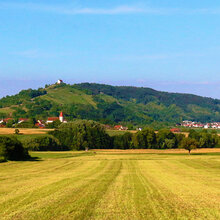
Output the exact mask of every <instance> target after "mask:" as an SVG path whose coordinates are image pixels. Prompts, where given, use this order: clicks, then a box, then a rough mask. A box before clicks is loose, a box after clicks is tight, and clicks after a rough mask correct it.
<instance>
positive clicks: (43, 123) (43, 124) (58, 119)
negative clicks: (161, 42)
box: [0, 112, 142, 131]
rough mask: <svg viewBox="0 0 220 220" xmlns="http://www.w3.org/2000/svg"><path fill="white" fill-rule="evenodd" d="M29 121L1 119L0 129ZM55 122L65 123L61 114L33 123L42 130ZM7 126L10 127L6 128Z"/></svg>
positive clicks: (122, 127)
mask: <svg viewBox="0 0 220 220" xmlns="http://www.w3.org/2000/svg"><path fill="white" fill-rule="evenodd" d="M30 120H31V119H29V118H19V119H14V118H11V117H9V118H5V119H1V120H0V128H4V127H21V125H22V124H25V123H28V122H30ZM55 122H58V123H67V120H66V119H64V114H63V112H60V115H59V117H48V118H47V120H41V119H37V120H36V121H35V123H34V127H35V128H41V129H43V128H47V127H48V126H49V125H51V124H52V123H55ZM9 124H10V125H11V126H8V125H9ZM24 127H25V126H24ZM104 127H105V128H106V129H114V130H118V131H126V130H128V127H125V126H123V125H115V126H110V125H104ZM138 130H142V129H141V128H139V129H138Z"/></svg>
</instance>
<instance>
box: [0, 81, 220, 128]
mask: <svg viewBox="0 0 220 220" xmlns="http://www.w3.org/2000/svg"><path fill="white" fill-rule="evenodd" d="M60 111H63V112H64V115H65V117H66V118H67V119H69V120H71V119H74V118H83V119H92V120H96V121H100V122H102V123H106V124H108V123H109V124H114V123H125V124H129V123H131V124H137V125H147V124H149V125H150V124H155V123H164V124H174V123H179V122H181V121H182V120H195V121H200V122H213V121H220V100H218V99H212V98H206V97H201V96H197V95H192V94H181V93H168V92H161V91H156V90H154V89H151V88H143V87H131V86H111V85H104V84H96V83H81V84H74V85H67V84H60V85H58V84H54V85H50V86H46V87H45V88H40V89H38V90H33V89H28V90H22V91H21V92H20V93H18V94H17V95H14V96H7V97H4V98H2V99H0V117H7V116H11V117H14V118H18V117H29V118H30V117H34V118H41V119H42V118H46V117H48V116H57V115H58V114H59V112H60Z"/></svg>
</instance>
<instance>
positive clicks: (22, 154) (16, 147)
mask: <svg viewBox="0 0 220 220" xmlns="http://www.w3.org/2000/svg"><path fill="white" fill-rule="evenodd" d="M0 157H2V158H3V159H4V160H26V159H28V158H29V157H30V156H29V154H28V151H27V150H26V149H24V147H23V145H22V143H21V142H20V141H18V140H17V139H16V138H15V137H13V138H11V137H6V136H1V137H0Z"/></svg>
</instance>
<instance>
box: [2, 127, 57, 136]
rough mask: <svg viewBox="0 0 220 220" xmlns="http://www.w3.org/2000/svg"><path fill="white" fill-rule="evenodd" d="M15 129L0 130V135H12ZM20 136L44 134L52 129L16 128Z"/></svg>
mask: <svg viewBox="0 0 220 220" xmlns="http://www.w3.org/2000/svg"><path fill="white" fill-rule="evenodd" d="M15 129H16V128H0V135H9V134H14V133H15ZM18 129H19V131H20V134H25V135H32V134H46V133H47V132H48V131H53V130H54V129H39V128H18Z"/></svg>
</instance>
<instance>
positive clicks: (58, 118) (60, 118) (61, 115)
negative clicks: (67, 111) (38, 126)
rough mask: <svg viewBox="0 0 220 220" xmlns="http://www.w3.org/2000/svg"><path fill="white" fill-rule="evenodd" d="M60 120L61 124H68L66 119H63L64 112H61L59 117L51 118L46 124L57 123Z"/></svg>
mask: <svg viewBox="0 0 220 220" xmlns="http://www.w3.org/2000/svg"><path fill="white" fill-rule="evenodd" d="M57 120H59V121H60V122H61V123H67V121H66V120H64V117H63V112H60V115H59V117H49V118H48V119H47V121H46V123H47V124H48V123H53V122H54V121H57Z"/></svg>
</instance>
